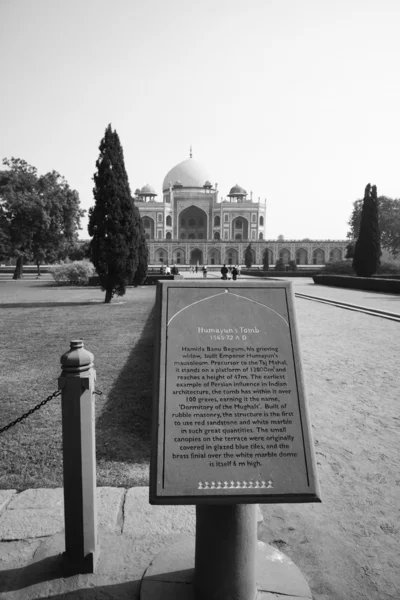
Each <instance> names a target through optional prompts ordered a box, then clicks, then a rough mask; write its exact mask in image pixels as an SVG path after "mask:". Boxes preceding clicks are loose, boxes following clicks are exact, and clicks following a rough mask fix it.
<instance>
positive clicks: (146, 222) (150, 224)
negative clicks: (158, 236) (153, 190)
mask: <svg viewBox="0 0 400 600" xmlns="http://www.w3.org/2000/svg"><path fill="white" fill-rule="evenodd" d="M142 223H143V227H144V235H145V237H146V236H148V237H146V240H154V239H155V238H154V231H155V225H154V219H152V218H151V217H148V216H146V217H142Z"/></svg>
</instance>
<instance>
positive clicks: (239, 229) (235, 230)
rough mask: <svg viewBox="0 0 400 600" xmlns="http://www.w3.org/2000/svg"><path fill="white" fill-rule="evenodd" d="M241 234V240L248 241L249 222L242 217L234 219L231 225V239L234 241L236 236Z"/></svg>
mask: <svg viewBox="0 0 400 600" xmlns="http://www.w3.org/2000/svg"><path fill="white" fill-rule="evenodd" d="M238 234H241V236H242V238H241V239H242V240H248V239H249V222H248V220H247V219H245V218H244V217H236V218H235V219H232V223H231V237H232V239H233V240H235V239H236V237H235V236H236V235H238Z"/></svg>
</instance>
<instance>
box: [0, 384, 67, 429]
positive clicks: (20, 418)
mask: <svg viewBox="0 0 400 600" xmlns="http://www.w3.org/2000/svg"><path fill="white" fill-rule="evenodd" d="M61 391H62V390H57V391H56V392H54V393H53V394H51V396H48V397H47V398H46V400H42V402H40V403H39V404H37V405H36V406H34V407H33V408H31V410H28V412H27V413H25V414H24V415H21V416H20V417H18V419H15V421H12V422H11V423H9V424H8V425H6V426H5V427H2V428H1V429H0V434H2V433H4V431H7V429H10V427H13V426H14V425H16V424H17V423H20V422H21V421H23V420H24V419H26V418H27V417H29V416H30V415H31V414H32V413H34V412H35V410H39V408H42V406H44V405H45V404H47V402H50V400H52V399H53V398H56V397H57V396H59V395H60V394H61Z"/></svg>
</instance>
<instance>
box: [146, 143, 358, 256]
mask: <svg viewBox="0 0 400 600" xmlns="http://www.w3.org/2000/svg"><path fill="white" fill-rule="evenodd" d="M218 193H219V190H218V184H216V183H214V184H213V183H212V182H211V178H210V176H209V174H208V172H207V170H206V168H205V167H204V166H203V165H202V164H201V163H200V162H198V161H197V160H195V159H193V158H192V152H190V158H188V159H187V160H184V161H183V162H181V163H179V164H178V165H176V166H175V167H173V168H172V169H171V170H170V171H168V173H167V175H166V176H165V178H164V181H163V186H162V200H156V197H157V194H156V192H155V190H154V188H153V187H152V186H150V185H149V184H147V185H145V186H144V187H142V188H141V189H136V191H135V203H136V206H137V207H138V208H139V211H140V215H141V217H142V221H143V225H144V228H145V235H146V239H147V244H148V248H149V264H151V265H155V264H162V263H164V264H167V263H169V264H176V265H189V264H197V263H198V264H199V265H202V264H206V265H220V264H222V263H226V264H244V253H245V250H246V248H247V246H248V245H249V243H250V242H251V249H252V252H253V264H254V265H261V264H262V262H263V253H264V250H265V248H268V251H269V264H270V265H272V264H275V262H276V261H277V260H278V259H279V258H282V259H283V261H284V263H288V262H289V261H290V260H294V261H296V263H297V264H299V265H307V264H308V265H321V264H325V263H326V262H328V261H330V260H340V259H342V258H344V256H345V254H346V245H347V244H348V241H345V240H324V241H321V240H307V241H295V240H290V241H289V240H285V241H276V240H266V239H265V236H264V231H265V223H266V214H265V212H266V201H265V200H264V201H261V200H260V198H258V200H253V197H252V193H250V197H249V195H248V193H247V192H246V190H245V189H243V188H242V187H240V186H239V185H237V184H236V185H234V186H233V187H232V188H231V189H230V191H229V193H228V194H227V197H226V198H222V197H221V198H219V197H218Z"/></svg>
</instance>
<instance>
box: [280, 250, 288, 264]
mask: <svg viewBox="0 0 400 600" xmlns="http://www.w3.org/2000/svg"><path fill="white" fill-rule="evenodd" d="M279 258H280V259H281V260H283V264H285V265H287V264H289V260H290V250H289V249H288V248H282V250H279Z"/></svg>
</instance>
